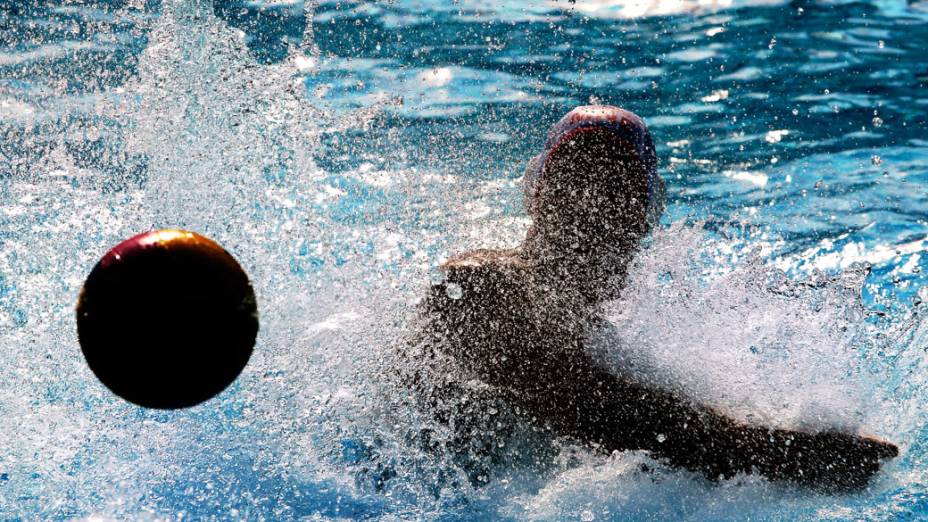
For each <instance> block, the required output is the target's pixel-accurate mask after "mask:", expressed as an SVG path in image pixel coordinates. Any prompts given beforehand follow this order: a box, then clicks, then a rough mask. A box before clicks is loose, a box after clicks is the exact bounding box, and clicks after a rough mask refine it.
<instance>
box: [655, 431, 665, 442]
mask: <svg viewBox="0 0 928 522" xmlns="http://www.w3.org/2000/svg"><path fill="white" fill-rule="evenodd" d="M665 440H667V436H666V435H664V434H663V433H658V434H657V442H664V441H665Z"/></svg>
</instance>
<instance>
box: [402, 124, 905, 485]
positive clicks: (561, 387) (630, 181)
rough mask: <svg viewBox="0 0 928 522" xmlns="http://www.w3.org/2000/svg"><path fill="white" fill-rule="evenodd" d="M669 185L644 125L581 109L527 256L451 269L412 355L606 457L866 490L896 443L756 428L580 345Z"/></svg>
mask: <svg viewBox="0 0 928 522" xmlns="http://www.w3.org/2000/svg"><path fill="white" fill-rule="evenodd" d="M662 188H663V183H662V181H661V179H660V177H659V176H658V174H657V159H656V156H655V152H654V146H653V144H652V142H651V136H650V134H649V132H648V129H647V127H646V126H645V124H644V122H643V121H642V120H641V118H639V117H638V116H636V115H634V114H632V113H631V112H628V111H625V110H622V109H619V108H616V107H609V106H588V107H579V108H576V109H574V110H572V111H571V112H570V113H568V114H567V115H566V116H564V117H563V118H562V119H561V120H560V121H559V122H558V123H557V124H556V125H555V126H554V127H553V128H552V130H551V131H550V134H549V136H548V140H547V142H546V143H545V148H544V151H543V152H542V153H541V154H540V155H539V156H537V157H536V158H534V159H533V160H531V162H530V164H529V168H528V170H527V173H526V177H525V203H526V208H527V210H528V213H529V215H530V216H531V217H532V219H533V224H532V226H531V228H530V230H529V231H528V233H527V235H526V237H525V240H524V241H523V243H522V245H520V246H519V247H517V248H514V249H511V250H475V251H471V252H466V253H464V254H461V255H459V256H457V257H454V258H453V259H450V260H449V261H448V262H446V263H445V264H444V265H443V267H442V269H443V272H444V276H445V280H444V282H443V283H442V284H438V285H435V286H433V287H432V289H431V291H430V293H429V296H428V298H427V299H425V301H424V304H423V306H424V313H423V316H422V319H423V322H424V324H423V326H422V331H421V332H420V339H418V340H417V341H416V342H417V344H418V345H419V346H418V347H417V348H415V349H412V350H411V352H410V353H414V354H415V357H417V358H418V360H419V361H420V362H422V361H423V360H428V361H432V362H430V363H429V364H431V365H432V366H433V367H434V364H435V363H434V361H436V360H439V359H440V360H442V361H450V362H449V363H448V364H452V365H453V369H452V368H442V369H441V370H440V372H438V373H440V374H441V377H440V379H439V380H443V382H445V383H447V382H448V381H449V380H454V379H456V380H458V381H459V382H474V381H479V382H480V386H481V387H482V388H483V389H484V390H489V392H490V394H492V395H493V396H494V397H496V398H498V399H499V400H501V401H503V402H504V403H505V404H506V405H508V407H509V409H510V410H511V411H512V412H514V414H515V415H518V416H519V417H520V418H522V419H524V422H526V423H529V424H531V425H533V426H536V427H537V429H539V430H544V431H546V432H549V433H551V434H553V435H555V436H558V437H566V438H569V439H573V440H576V441H579V442H581V443H584V444H587V445H589V446H591V447H595V448H598V449H600V450H602V451H603V452H606V453H611V452H613V451H621V450H646V451H648V452H650V453H651V454H652V455H653V456H654V457H655V458H658V459H660V460H662V461H664V462H666V463H668V464H669V465H672V466H677V467H681V468H686V469H689V470H693V471H698V472H701V473H703V474H705V475H706V476H707V477H710V478H718V477H731V476H733V475H736V474H738V473H759V474H761V475H763V476H765V477H768V478H770V479H773V480H780V481H787V482H791V483H797V484H801V485H805V486H808V487H812V488H814V489H818V490H823V491H842V490H852V489H858V488H862V487H864V486H866V485H867V484H868V482H869V479H870V478H871V477H872V476H873V475H874V474H875V473H876V472H877V471H878V470H879V467H880V462H881V460H882V459H886V458H891V457H895V456H896V455H897V454H898V449H897V447H896V446H895V445H893V444H891V443H889V442H885V441H882V440H878V439H875V438H869V437H864V436H859V435H855V434H850V433H842V432H837V431H826V432H814V433H813V432H802V431H792V430H784V429H772V428H768V427H764V426H756V425H750V424H745V423H742V422H739V421H737V420H734V419H731V418H729V417H726V416H724V415H722V414H720V413H718V412H716V411H714V410H713V409H712V408H711V407H709V406H706V405H701V404H697V403H694V402H693V401H692V400H689V399H688V398H686V397H683V396H680V395H678V394H676V393H674V392H671V391H666V390H662V389H659V388H657V387H654V386H652V385H649V384H647V383H644V382H640V381H639V380H637V379H636V378H635V377H633V376H623V375H618V374H615V373H613V372H610V371H608V370H606V369H604V368H603V367H601V366H600V365H598V364H597V363H596V361H595V360H594V359H593V358H592V357H591V356H590V355H589V354H588V353H587V352H586V351H585V350H584V344H585V342H584V341H585V339H586V337H587V334H588V332H590V331H591V329H593V328H595V327H596V324H597V323H598V322H600V321H602V318H601V312H600V305H601V304H602V303H603V302H604V301H606V300H609V299H614V298H615V297H617V295H618V292H619V291H620V289H621V287H622V284H623V279H624V277H625V274H626V270H627V267H628V265H629V262H630V260H631V259H632V258H633V256H634V255H635V253H636V251H637V249H638V245H639V242H640V240H641V239H642V238H643V237H644V236H645V235H646V234H647V233H648V232H649V231H650V229H651V228H652V227H653V226H654V223H655V221H656V220H657V218H658V216H659V215H660V213H661V211H662ZM425 366H428V364H426V365H425ZM433 373H434V372H433ZM416 379H417V380H416V383H415V385H416V387H417V388H418V389H419V391H420V392H421V393H423V394H425V395H426V397H425V400H426V401H427V402H429V403H430V404H432V405H433V406H435V407H436V408H437V409H438V410H441V411H442V414H441V415H440V417H441V418H443V419H444V420H446V421H447V420H449V416H450V415H453V414H454V412H451V411H450V410H449V408H448V407H447V403H448V401H449V397H446V396H442V394H447V393H448V389H449V388H448V387H447V386H442V385H436V384H434V382H433V383H431V384H424V383H423V379H424V378H423V377H422V375H419V376H417V378H416ZM461 386H463V385H460V386H459V389H460V388H461ZM464 387H466V386H464ZM471 387H473V386H471ZM464 402H466V401H459V402H458V404H463V403H464ZM442 405H444V406H442ZM457 411H458V413H460V411H462V410H461V408H457ZM470 412H471V414H472V415H480V414H481V412H480V409H479V408H476V409H474V408H471V410H470ZM456 422H457V423H458V424H459V425H460V424H461V421H460V420H458V421H456ZM477 431H478V430H471V431H470V432H469V433H470V434H472V435H473V434H475V433H476V432H477Z"/></svg>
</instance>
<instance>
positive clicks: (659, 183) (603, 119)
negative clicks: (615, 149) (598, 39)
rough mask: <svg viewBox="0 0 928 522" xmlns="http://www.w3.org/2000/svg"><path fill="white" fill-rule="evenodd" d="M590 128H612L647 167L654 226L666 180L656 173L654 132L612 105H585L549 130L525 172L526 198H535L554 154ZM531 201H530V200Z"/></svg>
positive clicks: (649, 213) (650, 223) (650, 220)
mask: <svg viewBox="0 0 928 522" xmlns="http://www.w3.org/2000/svg"><path fill="white" fill-rule="evenodd" d="M587 129H602V130H607V131H610V132H611V133H613V134H614V135H615V137H616V138H618V139H619V140H621V141H622V142H624V143H625V144H627V145H628V146H629V147H630V149H631V150H632V151H633V152H634V154H635V155H636V156H637V158H638V160H639V161H641V163H642V165H643V166H644V170H645V173H646V176H647V179H646V182H647V194H648V202H647V203H648V208H647V214H646V215H647V218H646V219H647V222H648V227H649V228H650V227H651V226H654V225H655V224H656V223H657V222H658V220H659V219H660V215H661V212H663V210H664V205H663V200H664V198H663V196H664V194H663V192H664V182H663V180H662V179H661V178H660V176H658V174H657V156H656V155H655V153H654V144H653V143H652V141H651V133H650V132H648V127H647V126H646V125H645V123H644V120H642V119H641V118H640V117H638V115H636V114H634V113H632V112H630V111H626V110H624V109H620V108H619V107H614V106H612V105H584V106H581V107H577V108H575V109H573V110H572V111H570V112H568V113H567V114H566V115H564V117H563V118H561V119H560V120H559V121H558V122H557V123H555V124H554V126H552V127H551V130H550V131H549V132H548V139H547V140H546V141H545V148H544V151H542V153H541V154H539V155H537V156H535V157H534V158H532V159H531V160H529V164H528V167H527V168H526V171H525V196H526V201H527V202H531V201H532V199H533V198H534V194H535V191H536V190H537V189H536V187H537V185H538V181H539V180H540V179H542V177H543V176H544V172H545V164H546V163H547V161H548V158H549V156H550V155H551V153H552V152H553V151H554V150H555V149H556V148H557V147H558V145H560V144H561V143H563V142H565V141H566V140H568V139H570V138H571V137H572V136H574V135H576V134H577V133H578V132H582V131H584V130H587ZM529 204H530V203H529Z"/></svg>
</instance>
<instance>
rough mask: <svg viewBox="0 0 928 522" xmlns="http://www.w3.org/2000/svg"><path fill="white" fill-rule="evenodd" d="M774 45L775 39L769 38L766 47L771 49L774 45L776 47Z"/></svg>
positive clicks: (775, 43)
mask: <svg viewBox="0 0 928 522" xmlns="http://www.w3.org/2000/svg"><path fill="white" fill-rule="evenodd" d="M776 45H777V39H776V38H771V39H770V43H769V44H767V49H773V48H774V47H776Z"/></svg>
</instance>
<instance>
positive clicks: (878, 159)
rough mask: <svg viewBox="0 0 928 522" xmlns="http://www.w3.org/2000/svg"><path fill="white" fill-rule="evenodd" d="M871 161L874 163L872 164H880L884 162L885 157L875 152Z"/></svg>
mask: <svg viewBox="0 0 928 522" xmlns="http://www.w3.org/2000/svg"><path fill="white" fill-rule="evenodd" d="M870 163H872V164H874V165H880V164H882V163H883V158H881V157H880V156H879V155H877V154H874V155H873V156H870Z"/></svg>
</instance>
